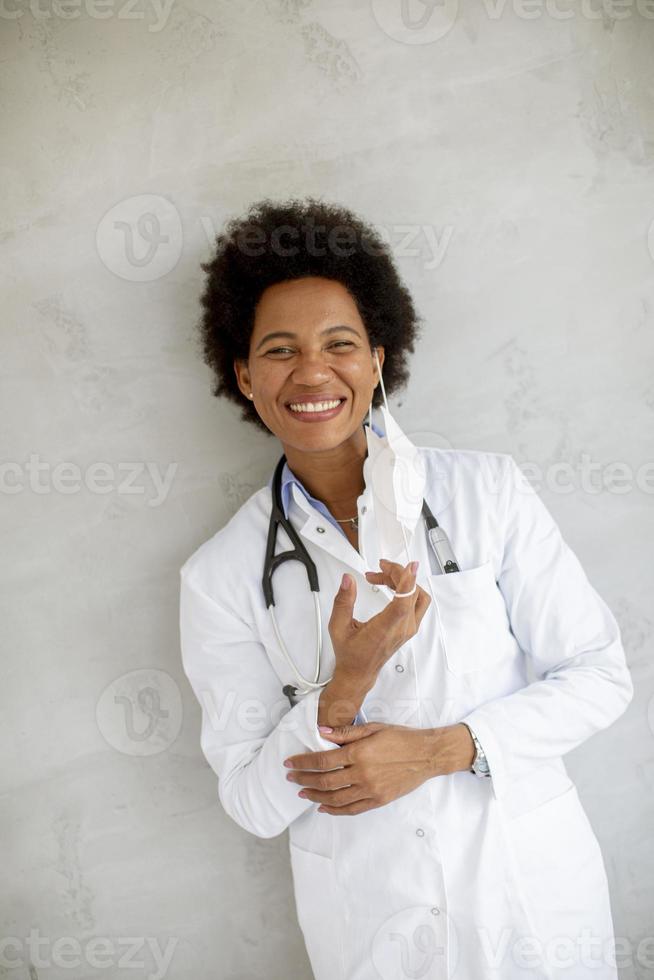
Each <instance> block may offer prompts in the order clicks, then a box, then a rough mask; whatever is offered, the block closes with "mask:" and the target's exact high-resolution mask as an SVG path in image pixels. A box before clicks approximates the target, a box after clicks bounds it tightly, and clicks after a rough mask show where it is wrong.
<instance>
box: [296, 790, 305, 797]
mask: <svg viewBox="0 0 654 980" xmlns="http://www.w3.org/2000/svg"><path fill="white" fill-rule="evenodd" d="M297 795H298V796H306V795H307V794H306V793H305V792H304V790H303V789H302V790H300V792H299V793H298V794H297Z"/></svg>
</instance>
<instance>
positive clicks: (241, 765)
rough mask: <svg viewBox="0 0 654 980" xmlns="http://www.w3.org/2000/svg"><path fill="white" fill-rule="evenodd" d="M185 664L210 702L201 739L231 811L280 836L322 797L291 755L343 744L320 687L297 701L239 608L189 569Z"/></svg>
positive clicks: (248, 826)
mask: <svg viewBox="0 0 654 980" xmlns="http://www.w3.org/2000/svg"><path fill="white" fill-rule="evenodd" d="M180 576H181V586H180V620H179V622H180V643H181V654H182V665H183V669H184V672H185V674H186V676H187V678H188V680H189V683H190V685H191V688H192V689H193V692H194V694H195V696H196V698H197V700H198V702H199V704H200V707H201V709H202V716H201V735H200V745H201V749H202V752H203V754H204V756H205V758H206V760H207V762H208V763H209V765H210V766H211V768H212V769H213V771H214V772H215V773H216V775H217V776H218V796H219V799H220V802H221V803H222V805H223V808H224V809H225V811H226V813H227V814H228V815H229V816H230V817H231V818H232V819H233V820H235V821H236V823H237V824H239V825H240V826H241V827H243V828H244V829H245V830H247V831H249V832H250V833H252V834H256V836H257V837H275V836H277V835H278V834H280V833H281V832H282V831H283V830H285V828H286V827H288V825H289V824H290V823H291V822H292V821H293V820H295V818H296V817H298V816H300V814H302V813H304V811H305V810H307V809H309V807H317V806H318V804H317V803H315V802H312V801H311V800H307V799H303V798H301V797H299V796H298V795H297V794H298V792H299V790H300V789H301V788H302V787H301V786H299V785H298V784H297V783H294V782H290V781H288V780H287V779H286V774H287V772H288V771H289V770H288V769H287V768H285V767H284V765H283V763H284V759H286V758H287V757H288V756H290V755H297V754H299V753H305V752H317V751H322V750H324V751H331V750H334V749H337V748H339V746H338V745H336V744H334V743H333V742H329V741H327V739H325V738H323V737H322V736H321V735H320V734H319V732H318V727H317V725H318V701H319V698H320V691H319V690H316V691H312V692H311V693H310V694H308V695H306V696H305V697H304V698H303V699H302V700H300V701H299V702H298V703H297V704H296V705H294V706H293V707H292V708H290V707H289V702H288V699H287V698H286V697H285V696H284V694H283V693H282V690H281V687H282V685H281V682H280V681H279V678H278V677H277V675H276V674H275V672H274V671H273V669H272V667H271V665H270V662H269V660H268V657H267V654H266V651H265V648H264V646H263V644H262V643H261V642H260V641H259V639H258V638H257V637H256V635H254V633H253V630H252V628H251V627H250V626H249V625H248V623H246V622H245V621H244V620H242V619H241V618H240V617H239V616H238V615H237V614H236V613H235V612H234V611H232V610H229V609H228V608H226V606H225V605H223V603H222V602H219V601H218V600H217V599H216V598H214V597H211V596H209V595H207V594H206V593H205V592H203V591H202V589H201V588H199V587H198V585H197V583H195V582H193V581H191V579H190V578H189V577H188V576H187V575H185V574H184V571H183V569H182V571H181V573H180Z"/></svg>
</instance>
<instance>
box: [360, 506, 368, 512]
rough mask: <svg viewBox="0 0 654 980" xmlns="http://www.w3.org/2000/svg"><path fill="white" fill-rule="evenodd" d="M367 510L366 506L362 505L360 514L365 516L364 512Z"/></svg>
mask: <svg viewBox="0 0 654 980" xmlns="http://www.w3.org/2000/svg"><path fill="white" fill-rule="evenodd" d="M367 510H368V508H367V507H366V505H365V504H364V505H363V507H362V508H361V513H362V514H365V512H366V511H367Z"/></svg>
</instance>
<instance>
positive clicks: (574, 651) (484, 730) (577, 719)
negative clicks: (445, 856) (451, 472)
mask: <svg viewBox="0 0 654 980" xmlns="http://www.w3.org/2000/svg"><path fill="white" fill-rule="evenodd" d="M502 460H503V466H504V468H505V469H504V473H503V478H502V482H501V490H500V495H499V498H498V503H499V506H500V510H499V515H498V519H499V522H500V526H501V527H502V528H503V532H504V533H503V539H504V549H503V558H502V564H501V569H500V573H499V578H498V585H499V588H500V590H501V592H502V594H503V596H504V600H505V603H506V607H507V611H508V614H509V619H510V623H511V630H512V632H513V634H514V636H515V637H516V639H517V641H518V643H519V645H520V647H521V649H522V650H523V651H524V653H525V655H526V656H528V657H529V658H530V659H531V662H532V664H533V668H534V676H535V677H536V678H537V680H535V681H534V682H533V683H531V684H528V685H527V686H525V687H523V688H522V689H520V690H518V691H516V692H514V693H512V694H509V695H507V696H506V697H502V698H498V699H495V700H492V701H488V702H486V703H485V704H481V705H480V706H478V707H477V708H475V709H474V710H473V711H471V712H470V713H469V714H467V715H466V716H465V717H463V718H462V719H461V721H463V722H465V723H466V724H468V723H469V725H470V727H471V728H472V729H473V730H474V732H475V734H476V735H477V737H478V738H479V741H480V743H481V745H483V747H484V752H485V754H486V757H487V759H488V764H489V767H490V771H491V774H492V786H493V791H494V795H495V797H496V798H497V799H501V798H502V797H503V796H504V795H505V794H506V793H507V792H508V791H509V790H510V788H511V786H512V785H513V784H514V783H515V781H516V780H519V779H520V777H521V776H523V775H525V774H526V773H527V772H528V771H529V770H531V769H533V767H535V766H538V765H539V764H542V763H545V762H546V760H547V759H548V758H552V757H561V756H563V755H564V754H565V753H567V752H569V751H570V750H571V749H574V748H576V747H577V746H578V745H580V744H581V743H582V742H584V741H585V740H586V739H587V738H589V737H590V736H591V735H593V734H594V733H595V732H598V731H600V730H601V729H604V728H607V727H608V726H609V725H611V724H612V723H613V722H614V721H615V720H616V719H617V718H619V717H620V715H622V714H623V712H624V711H625V709H626V707H627V705H628V704H629V703H630V701H631V699H632V697H633V684H632V680H631V675H630V673H629V669H628V667H627V664H626V660H625V653H624V649H623V645H622V642H621V637H620V630H619V627H618V624H617V622H616V620H615V618H614V616H613V614H612V613H611V611H610V610H609V608H608V606H607V605H606V603H605V602H604V600H603V599H602V598H601V596H600V595H599V594H598V593H597V592H596V591H595V589H594V588H593V586H592V585H591V584H590V582H589V581H588V579H587V577H586V575H585V573H584V570H583V568H582V566H581V564H580V562H579V560H578V558H577V557H576V555H575V553H574V552H573V551H572V549H571V548H570V547H568V545H567V544H566V542H565V541H564V540H563V538H562V536H561V532H560V531H559V528H558V526H557V524H556V523H555V521H554V520H553V518H552V516H551V514H550V513H549V511H548V510H547V508H546V507H545V505H544V503H543V502H542V500H541V499H540V498H539V496H538V495H537V493H536V492H535V491H534V489H533V487H532V486H531V484H530V483H529V481H528V480H527V478H526V476H525V475H524V474H523V472H522V470H521V469H520V468H519V467H518V465H517V463H516V462H515V460H514V459H513V457H512V456H510V455H508V454H503V455H502Z"/></svg>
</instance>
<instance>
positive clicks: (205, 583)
mask: <svg viewBox="0 0 654 980" xmlns="http://www.w3.org/2000/svg"><path fill="white" fill-rule="evenodd" d="M345 232H347V236H345V234H344V233H345ZM344 237H347V246H344V245H343V244H342V243H343V239H344ZM289 243H291V244H289ZM203 268H204V270H205V272H206V273H207V283H206V288H205V292H204V294H203V297H202V303H203V308H204V310H203V316H202V320H201V324H200V327H201V337H202V343H203V351H204V356H205V359H206V362H207V363H208V364H209V365H210V366H211V368H212V369H213V371H214V374H215V384H214V394H215V395H220V396H223V397H225V398H228V399H229V400H231V401H233V402H235V403H237V404H239V405H240V406H241V408H242V417H243V419H244V420H245V421H247V422H249V423H252V424H254V425H257V426H258V427H259V428H262V429H263V430H265V431H266V432H268V433H270V434H272V435H274V436H275V437H276V438H277V439H278V441H279V443H281V446H282V447H283V450H284V455H285V457H286V459H284V458H283V457H281V458H280V460H279V462H278V464H277V466H276V468H275V471H274V474H273V478H272V479H271V480H270V481H269V483H268V484H267V485H266V486H264V487H261V488H260V489H259V490H257V491H256V492H255V493H253V494H252V495H251V497H250V498H249V499H248V500H247V501H245V503H244V504H243V505H242V506H241V507H240V508H239V510H238V511H237V513H236V514H234V515H233V517H232V518H231V520H230V521H229V522H228V523H227V524H226V525H225V527H223V528H222V529H220V530H219V531H218V532H217V533H215V534H214V535H213V536H212V537H211V538H210V539H209V540H207V541H205V542H204V544H202V545H201V546H200V547H199V548H198V549H197V550H196V551H195V552H194V553H193V554H192V555H191V556H190V557H189V558H188V559H187V561H186V562H185V563H184V565H183V566H182V568H181V608H180V635H181V646H182V659H183V665H184V670H185V673H186V675H187V677H188V679H189V681H190V683H191V686H192V688H193V690H194V692H195V694H196V696H197V699H198V702H199V703H200V705H201V706H202V731H201V746H202V750H203V752H204V755H205V757H206V759H207V761H208V762H209V764H210V765H211V767H212V768H213V770H214V772H215V773H216V774H217V776H218V780H219V783H218V791H219V796H220V800H221V803H222V805H223V807H224V809H225V811H226V813H228V814H229V816H231V817H232V819H233V820H234V821H236V822H237V823H238V824H239V825H240V826H241V827H242V828H244V829H245V830H246V831H248V832H250V833H252V834H256V835H257V836H259V837H274V836H276V835H278V834H281V833H282V832H283V831H285V830H287V829H288V831H289V844H290V857H291V868H292V872H293V883H294V889H295V901H296V909H297V913H298V920H299V923H300V926H301V928H302V931H303V934H304V937H305V941H306V946H307V950H308V953H309V957H310V960H311V965H312V967H313V971H314V976H315V978H316V980H364V978H368V977H370V976H371V975H372V974H373V973H375V975H377V974H378V973H379V975H382V974H381V972H380V970H381V969H383V970H384V971H385V972H384V974H383V975H385V976H392V977H393V978H399V977H401V976H409V975H411V976H418V975H426V972H425V971H427V970H428V971H429V976H432V975H434V976H436V975H438V976H443V977H445V976H447V977H452V976H454V975H455V973H456V976H460V977H475V980H495V978H496V977H498V976H501V977H502V980H557V978H559V977H561V980H564V977H569V976H571V975H574V978H575V980H617V973H616V970H615V963H614V962H611V961H610V960H608V961H604V962H597V961H596V960H593V961H592V963H590V964H589V963H588V962H587V961H586V960H584V950H583V949H582V950H580V949H579V945H578V944H579V942H581V941H582V940H583V937H584V936H587V935H588V934H589V933H590V935H591V936H592V938H593V940H594V941H598V942H599V943H600V945H602V944H603V945H604V946H605V947H608V946H609V945H610V942H611V939H612V928H613V927H612V921H611V909H610V903H609V896H608V886H607V880H606V875H605V871H604V865H603V862H602V856H601V852H600V848H599V845H598V842H597V840H596V838H595V837H594V834H593V831H592V828H591V827H590V824H589V822H588V819H587V817H586V815H585V813H584V811H583V808H582V806H581V802H580V800H579V798H578V796H577V794H576V791H573V784H572V781H571V780H570V777H569V776H568V774H567V771H566V768H565V765H564V762H563V758H562V757H563V755H564V754H565V753H567V752H569V751H570V750H571V749H574V748H576V747H577V746H579V745H580V744H581V743H582V742H584V741H585V740H586V739H588V738H589V737H590V736H591V735H593V734H594V733H595V732H597V731H599V730H600V729H602V728H606V727H607V726H608V725H610V724H611V723H612V722H613V721H615V719H616V718H618V717H619V716H620V715H621V714H622V712H623V711H624V709H625V708H626V706H627V704H628V703H629V701H630V700H631V698H632V696H633V686H632V683H631V678H630V674H629V671H628V669H627V666H626V662H625V656H624V649H623V646H622V643H621V638H620V632H619V628H618V626H617V623H616V620H615V618H614V616H613V615H612V613H611V612H610V610H609V609H608V607H607V606H606V604H605V603H604V601H603V600H602V599H601V597H600V596H599V595H598V593H597V592H596V591H595V590H594V589H593V587H592V586H591V584H590V583H589V581H588V579H587V578H586V575H585V573H584V571H583V569H582V567H581V564H580V562H579V561H578V559H577V557H576V555H575V554H574V553H573V552H572V551H571V549H570V548H569V547H568V546H567V544H566V543H565V541H564V540H563V539H562V537H561V534H560V531H559V529H558V527H557V525H556V523H555V522H554V519H553V518H552V516H551V515H550V514H549V512H548V511H547V509H546V508H545V505H544V504H543V503H542V502H541V500H540V499H539V498H538V496H536V494H534V493H533V492H532V491H531V487H530V485H529V484H528V482H527V480H526V479H525V477H524V475H523V474H522V472H521V471H520V469H519V467H518V466H517V464H516V463H515V461H514V460H513V458H512V457H511V456H509V455H508V454H506V453H496V452H488V451H482V450H473V449H466V450H455V449H452V450H441V449H436V448H433V447H416V446H414V445H413V444H412V443H411V441H410V440H408V439H407V437H406V436H405V434H404V433H403V432H402V431H401V429H400V427H399V426H398V425H397V423H396V421H395V420H394V419H393V416H392V415H391V414H390V412H389V410H388V405H387V404H386V402H385V403H384V405H383V408H382V410H381V411H382V415H383V417H384V422H385V430H386V431H385V432H377V431H375V432H374V437H373V435H372V432H373V430H374V426H373V425H372V419H370V420H369V422H370V424H369V425H368V427H367V428H366V427H365V421H364V420H365V416H366V415H367V414H368V413H369V408H370V406H371V404H373V405H379V404H380V398H381V397H382V395H383V393H384V389H385V391H386V393H388V394H390V393H391V392H392V391H395V390H397V389H398V388H400V387H402V386H403V385H404V384H405V383H406V381H407V379H408V369H407V355H408V353H409V352H411V351H412V350H413V347H414V340H415V338H416V336H417V317H416V314H415V310H414V308H413V304H412V302H411V298H410V296H409V294H408V292H407V290H406V289H405V287H404V286H403V285H402V283H401V282H400V279H399V277H398V275H397V272H396V270H395V267H394V265H393V261H392V259H391V256H390V254H389V252H388V249H387V248H386V246H385V245H384V244H383V243H382V242H380V240H379V239H378V237H377V236H376V235H375V233H374V232H373V231H372V230H371V229H370V228H368V227H367V226H366V225H364V223H363V222H362V221H361V220H360V219H358V218H356V217H355V216H354V215H352V214H351V213H350V212H348V211H346V210H345V209H342V208H337V207H330V206H328V205H325V204H323V203H319V202H316V201H313V200H311V199H309V200H308V201H306V202H291V203H288V204H273V203H271V202H263V203H262V204H259V205H257V206H255V207H253V208H252V209H251V211H250V213H249V214H248V215H246V216H245V217H244V218H243V219H235V220H234V221H232V222H230V224H229V225H228V226H227V229H226V231H225V232H224V234H222V235H220V236H219V237H218V239H217V241H216V250H215V254H214V256H213V258H212V260H211V261H210V262H208V263H206V264H205V265H204V266H203ZM382 368H383V378H382ZM378 386H379V387H378ZM376 440H377V441H376ZM417 460H419V461H420V462H421V464H422V465H421V466H414V464H415V462H416V461H417ZM400 462H401V463H404V464H406V465H405V467H404V471H403V468H402V466H400V465H399V464H400ZM389 464H390V465H389ZM412 469H413V470H415V472H413V473H411V470H412ZM416 503H417V504H418V506H421V505H422V504H427V507H428V509H429V510H428V513H432V512H433V519H434V521H437V522H438V523H437V524H436V527H438V530H439V533H440V534H442V535H445V531H444V529H443V528H442V527H441V524H440V522H441V519H442V520H443V521H444V522H445V524H446V527H447V535H449V536H450V538H451V544H452V548H453V554H456V556H457V561H458V559H459V558H460V559H461V564H460V565H459V564H458V563H457V562H446V563H441V565H440V567H438V568H437V567H433V562H432V554H431V549H430V545H429V541H430V540H431V538H430V537H429V534H433V533H434V530H435V528H434V527H432V528H431V530H430V531H429V534H428V533H427V531H426V529H428V528H429V525H428V524H427V522H426V520H425V521H416V519H415V518H416V516H417V508H416V506H415V505H416ZM423 511H424V507H423ZM411 513H413V515H414V518H413V520H411V519H410V518H407V515H408V514H411ZM282 514H283V515H284V519H282V516H281V515H282ZM405 524H406V527H405ZM278 528H281V529H282V530H283V532H285V535H286V537H287V538H290V539H291V542H292V544H293V545H294V546H295V551H294V552H290V551H288V550H283V549H288V545H287V543H286V541H285V540H284V541H283V542H282V540H281V535H280V536H279V538H277V537H276V532H277V529H278ZM400 528H401V529H402V532H403V534H405V537H404V544H405V548H404V549H402V551H401V552H398V550H397V549H398V546H399V545H398V542H399V541H400V535H399V533H398V532H399V529H400ZM278 544H279V550H277V546H278ZM400 554H401V555H402V556H403V558H404V555H406V556H410V557H411V558H412V559H414V560H413V561H410V562H407V564H406V566H403V565H401V564H399V563H398V558H399V557H400ZM289 556H290V557H291V558H298V556H302V557H301V558H299V560H286V559H287V558H289ZM303 558H307V559H308V562H307V565H303ZM272 565H274V566H275V567H277V568H278V571H277V577H276V583H275V592H274V597H273V595H272V589H271V588H270V577H267V572H266V569H270V568H271V566H272ZM377 565H378V566H379V569H381V570H379V569H378V568H377ZM262 572H263V575H262ZM307 573H308V576H309V586H310V589H308V588H307ZM262 592H263V595H262ZM428 592H429V593H431V599H430V596H429V594H428ZM432 600H433V601H432ZM273 605H274V606H275V610H274V614H275V615H274V618H273V617H272V607H273ZM355 607H356V608H355ZM355 611H356V617H355V615H354V613H355ZM314 615H315V619H314ZM317 641H318V642H317ZM287 645H288V648H289V649H287V648H286V646H287ZM528 660H529V662H530V666H531V667H532V672H533V674H534V676H535V677H536V680H535V681H534V682H533V683H529V680H528V670H527V667H528V666H529V665H528V663H527V661H528ZM293 665H295V666H293ZM291 671H293V672H291ZM307 677H309V678H311V680H310V682H309V683H306V678H307ZM302 678H305V684H306V690H302V689H300V688H299V687H298V686H297V685H298V683H301V682H302ZM282 692H283V696H282ZM286 695H288V701H287V700H286ZM289 701H290V708H289V703H288V702H289ZM253 709H255V710H256V718H254V717H253ZM373 714H374V716H375V717H374V720H373V718H372V717H371V716H372V715H373ZM436 723H438V724H437V727H432V726H434V725H435V724H436ZM477 777H483V778H481V779H479V778H477ZM552 815H555V819H552ZM533 841H535V842H536V844H532V842H533ZM552 869H555V873H554V872H553V871H552ZM571 896H572V897H571ZM507 935H508V939H507ZM560 940H567V941H568V942H569V945H570V948H571V950H572V952H571V958H570V959H567V960H566V968H567V967H569V966H570V965H572V966H573V971H572V973H570V972H569V970H567V972H565V974H563V975H562V973H561V970H560V969H559V965H560V964H559V962H558V961H557V958H556V955H554V956H553V955H552V952H551V944H552V943H553V942H559V941H560ZM507 942H508V943H509V945H508V946H507ZM525 943H526V944H527V945H528V946H529V949H530V955H529V957H528V962H525V958H524V956H523V955H521V946H522V945H523V944H525ZM556 949H557V951H558V946H557V947H556ZM498 950H499V953H498V952H497V951H498ZM532 953H533V955H531V954H532ZM426 955H427V956H428V959H427V961H426V960H425V956H426ZM534 958H535V959H536V962H534ZM436 960H438V961H437V962H436ZM248 967H249V964H247V963H244V964H243V970H242V972H243V974H244V975H245V974H247V975H250V973H251V970H249V969H248Z"/></svg>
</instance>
